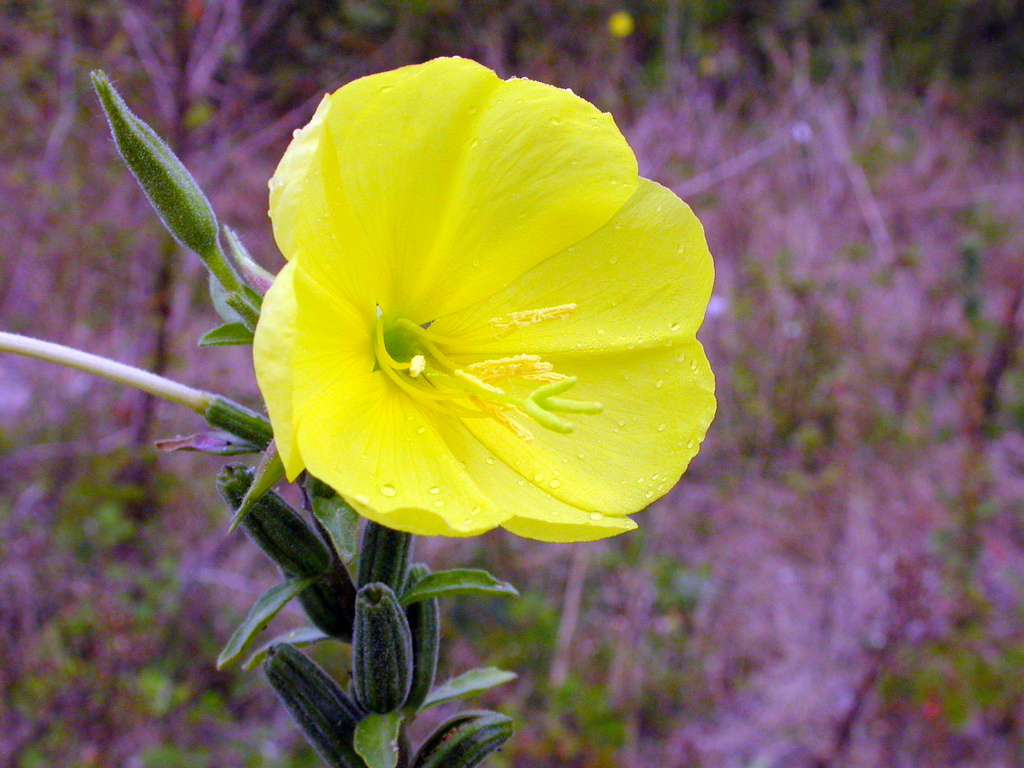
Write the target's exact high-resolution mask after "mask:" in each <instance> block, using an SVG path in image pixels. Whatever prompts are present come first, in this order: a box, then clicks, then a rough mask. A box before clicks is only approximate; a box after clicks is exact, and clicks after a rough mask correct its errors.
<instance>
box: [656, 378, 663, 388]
mask: <svg viewBox="0 0 1024 768" xmlns="http://www.w3.org/2000/svg"><path fill="white" fill-rule="evenodd" d="M664 386H665V380H664V379H658V380H657V381H656V382H654V388H655V389H661V388H662V387H664Z"/></svg>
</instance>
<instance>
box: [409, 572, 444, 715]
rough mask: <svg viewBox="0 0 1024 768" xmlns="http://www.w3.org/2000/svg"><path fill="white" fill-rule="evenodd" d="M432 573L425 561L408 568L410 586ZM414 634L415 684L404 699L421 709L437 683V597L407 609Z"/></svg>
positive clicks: (411, 706)
mask: <svg viewBox="0 0 1024 768" xmlns="http://www.w3.org/2000/svg"><path fill="white" fill-rule="evenodd" d="M429 573H430V569H429V568H428V567H427V566H426V565H424V564H423V563H417V564H415V565H414V566H412V567H411V568H410V569H409V586H410V587H412V586H414V585H415V584H416V583H417V582H419V581H420V580H421V579H423V578H424V577H425V576H426V575H427V574H429ZM405 616H406V618H407V619H408V621H409V633H410V635H411V636H412V686H411V687H410V689H409V696H408V697H407V698H406V700H405V706H406V708H408V709H412V710H416V709H419V707H420V705H422V704H423V702H424V700H425V699H426V698H427V694H429V693H430V689H431V688H433V686H434V676H435V675H436V674H437V655H438V648H439V646H440V644H441V611H440V609H439V608H438V604H437V598H436V597H435V598H431V599H430V600H421V601H419V602H417V603H413V604H412V605H410V606H409V607H408V608H406V609H405Z"/></svg>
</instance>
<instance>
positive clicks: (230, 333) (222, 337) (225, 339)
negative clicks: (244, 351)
mask: <svg viewBox="0 0 1024 768" xmlns="http://www.w3.org/2000/svg"><path fill="white" fill-rule="evenodd" d="M252 339H253V335H252V331H250V330H249V329H248V328H246V327H245V325H244V324H242V323H226V324H225V325H219V326H217V327H216V328H214V329H213V330H212V331H208V332H206V333H204V334H203V335H202V337H200V339H199V346H200V347H227V346H231V345H233V344H252Z"/></svg>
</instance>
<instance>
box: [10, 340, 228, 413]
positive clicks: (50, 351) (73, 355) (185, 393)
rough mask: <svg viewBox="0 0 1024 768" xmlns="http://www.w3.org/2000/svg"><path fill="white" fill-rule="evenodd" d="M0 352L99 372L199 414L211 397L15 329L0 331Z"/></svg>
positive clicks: (138, 369) (129, 366) (107, 377)
mask: <svg viewBox="0 0 1024 768" xmlns="http://www.w3.org/2000/svg"><path fill="white" fill-rule="evenodd" d="M0 352H14V353H15V354H17V355H24V356H25V357H34V358H35V359H36V360H46V361H47V362H50V363H57V364H58V365H63V366H65V367H67V368H74V369H75V370H77V371H83V372H84V373H92V374H95V375H96V376H102V377H103V378H105V379H110V380H111V381H116V382H118V383H120V384H127V385H128V386H129V387H134V388H135V389H140V390H142V391H143V392H149V393H150V394H151V395H156V396H157V397H162V398H163V399H164V400H170V401H171V402H172V403H178V404H180V405H184V406H186V407H187V408H191V409H192V410H193V411H195V412H197V413H201V414H205V412H206V409H207V408H208V407H209V406H210V403H211V402H213V399H214V396H213V395H212V394H210V393H209V392H204V391H202V390H201V389H193V388H192V387H187V386H185V385H184V384H179V383H178V382H176V381H171V380H170V379H165V378H164V377H163V376H157V375H156V374H155V373H150V372H149V371H144V370H142V369H141V368H135V367H134V366H131V365H125V364H124V363H118V362H115V361H114V360H108V359H107V358H105V357H100V356H99V355H91V354H89V353H88V352H82V351H81V350H78V349H73V348H71V347H65V346H64V345H63V344H54V343H52V342H49V341H42V340H40V339H33V338H31V337H30V336H22V335H20V334H17V333H5V332H4V331H0Z"/></svg>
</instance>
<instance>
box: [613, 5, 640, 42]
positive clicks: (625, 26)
mask: <svg viewBox="0 0 1024 768" xmlns="http://www.w3.org/2000/svg"><path fill="white" fill-rule="evenodd" d="M635 28H636V24H635V23H634V22H633V16H632V14H630V12H629V11H616V12H615V13H613V14H612V15H611V16H609V17H608V31H609V32H610V33H611V34H612V35H613V36H614V37H629V36H630V35H632V34H633V30H634V29H635Z"/></svg>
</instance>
